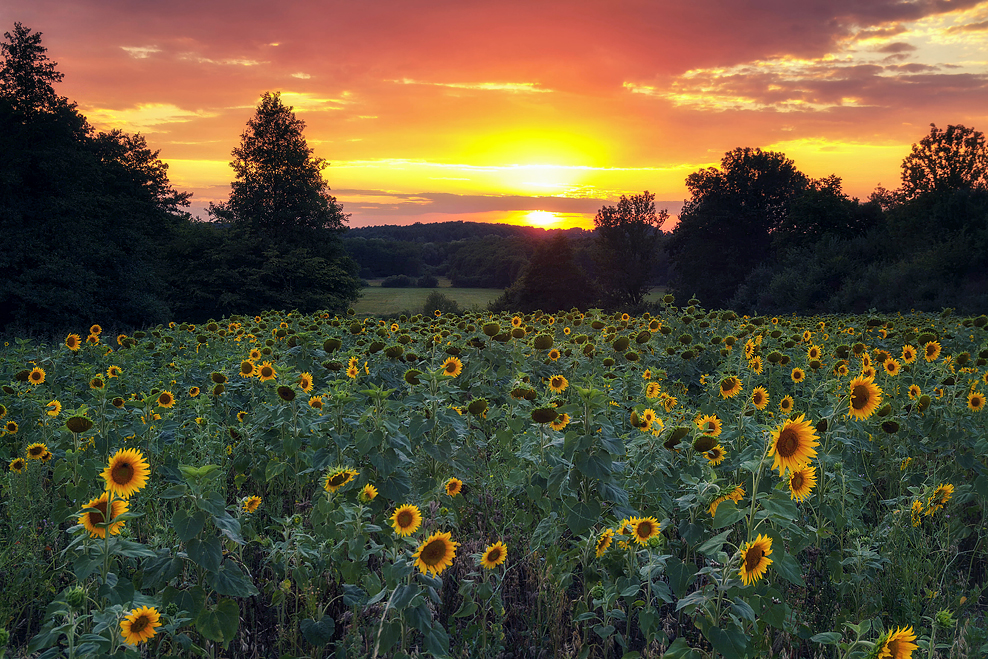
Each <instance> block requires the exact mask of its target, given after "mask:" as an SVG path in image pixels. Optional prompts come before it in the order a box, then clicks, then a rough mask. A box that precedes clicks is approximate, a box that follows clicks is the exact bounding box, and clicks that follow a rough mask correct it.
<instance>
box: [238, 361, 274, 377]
mask: <svg viewBox="0 0 988 659" xmlns="http://www.w3.org/2000/svg"><path fill="white" fill-rule="evenodd" d="M242 366H243V364H241V367H242ZM276 377H278V371H276V370H275V368H274V366H272V365H271V362H263V363H262V364H261V368H259V369H258V371H257V379H258V380H260V381H261V382H267V381H268V380H274V379H275V378H276Z"/></svg>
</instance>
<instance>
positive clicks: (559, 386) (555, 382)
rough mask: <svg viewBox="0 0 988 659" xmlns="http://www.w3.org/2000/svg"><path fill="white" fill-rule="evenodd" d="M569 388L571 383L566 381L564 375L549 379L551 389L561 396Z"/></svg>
mask: <svg viewBox="0 0 988 659" xmlns="http://www.w3.org/2000/svg"><path fill="white" fill-rule="evenodd" d="M568 386H569V381H567V380H566V378H564V377H563V376H562V375H553V376H552V377H551V378H549V389H551V390H552V391H554V392H556V393H557V394H561V393H563V392H564V391H566V387H568Z"/></svg>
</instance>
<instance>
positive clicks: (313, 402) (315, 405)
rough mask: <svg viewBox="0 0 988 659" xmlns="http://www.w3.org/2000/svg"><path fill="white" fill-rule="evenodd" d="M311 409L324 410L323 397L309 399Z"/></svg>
mask: <svg viewBox="0 0 988 659" xmlns="http://www.w3.org/2000/svg"><path fill="white" fill-rule="evenodd" d="M309 407H311V408H312V409H314V410H321V409H322V396H313V397H311V398H310V399H309Z"/></svg>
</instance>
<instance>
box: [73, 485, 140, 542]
mask: <svg viewBox="0 0 988 659" xmlns="http://www.w3.org/2000/svg"><path fill="white" fill-rule="evenodd" d="M108 505H110V495H109V492H104V493H103V494H101V495H100V496H99V497H97V498H95V499H92V500H91V501H90V502H89V503H87V504H86V505H85V506H84V507H83V509H84V512H82V513H80V514H79V523H80V524H82V526H83V527H84V528H85V529H86V530H87V531H89V535H90V537H93V538H105V537H106V532H107V531H109V532H110V535H117V534H119V533H120V530H121V529H122V528H123V526H124V520H118V521H113V520H115V519H117V517H119V516H120V515H123V514H124V513H125V512H127V508H128V505H127V502H126V501H124V500H123V499H117V498H114V499H113V504H112V506H111V507H110V511H109V514H108V513H107V506H108ZM87 508H89V509H92V510H85V509H87Z"/></svg>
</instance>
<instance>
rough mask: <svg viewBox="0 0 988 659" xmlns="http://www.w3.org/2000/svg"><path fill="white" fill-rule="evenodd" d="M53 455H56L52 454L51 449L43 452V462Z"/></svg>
mask: <svg viewBox="0 0 988 659" xmlns="http://www.w3.org/2000/svg"><path fill="white" fill-rule="evenodd" d="M53 457H54V455H52V452H51V451H45V452H44V453H42V454H41V461H42V462H48V461H49V460H51V459H52V458H53Z"/></svg>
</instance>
